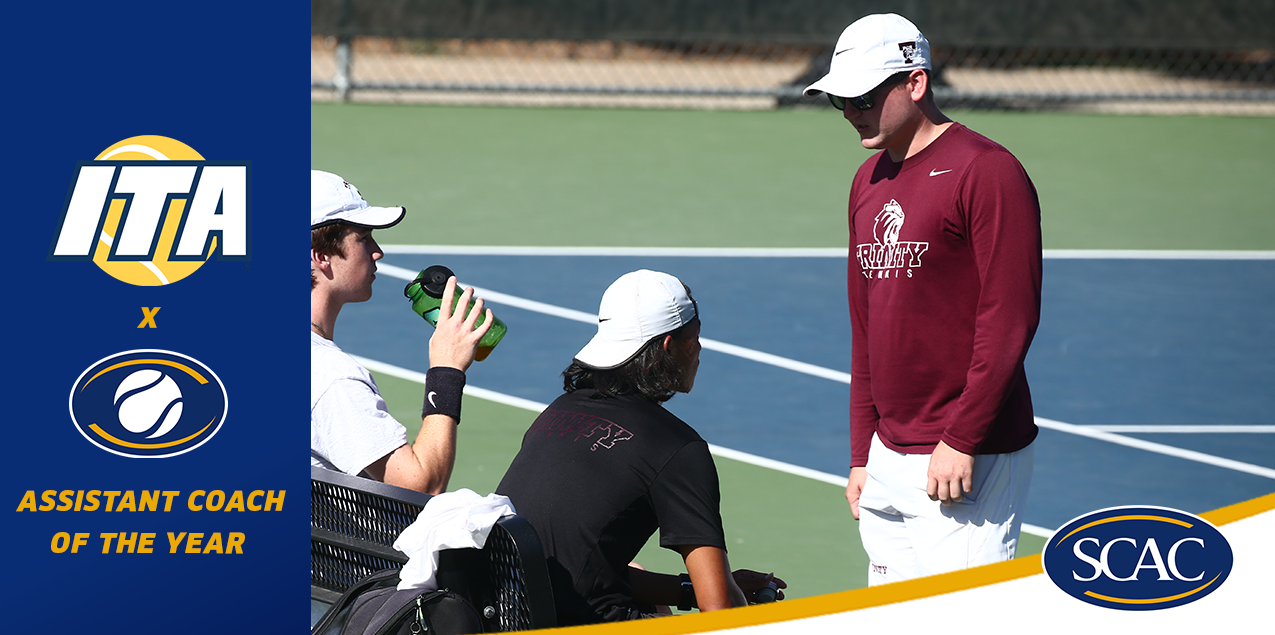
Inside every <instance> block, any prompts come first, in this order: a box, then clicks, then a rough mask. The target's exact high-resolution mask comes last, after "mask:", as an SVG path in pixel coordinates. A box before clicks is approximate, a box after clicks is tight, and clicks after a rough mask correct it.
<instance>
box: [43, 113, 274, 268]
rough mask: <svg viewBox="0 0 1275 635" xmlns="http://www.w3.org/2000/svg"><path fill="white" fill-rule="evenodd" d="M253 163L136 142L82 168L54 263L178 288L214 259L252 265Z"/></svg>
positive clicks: (159, 140)
mask: <svg viewBox="0 0 1275 635" xmlns="http://www.w3.org/2000/svg"><path fill="white" fill-rule="evenodd" d="M248 217H249V206H248V164H247V163H243V162H239V163H234V162H215V161H208V160H205V159H204V157H203V156H202V155H200V154H199V153H198V152H196V151H195V150H194V148H191V147H190V146H188V145H186V144H184V143H182V142H181V141H178V140H176V139H170V138H168V137H161V136H156V135H146V136H139V137H130V138H128V139H124V140H123V141H120V142H118V143H115V144H113V145H111V146H110V147H109V148H106V149H105V150H103V151H102V152H101V153H99V154H98V155H97V157H95V158H94V159H93V160H92V161H83V162H80V163H79V165H78V166H77V171H76V178H75V183H74V185H73V186H72V188H71V192H70V194H69V195H68V196H67V200H66V205H65V207H64V208H63V213H62V223H61V226H60V227H59V230H58V237H57V239H56V241H55V242H54V245H53V248H52V250H51V252H50V254H49V259H50V260H92V262H93V264H95V265H97V266H98V267H99V268H101V269H102V271H105V272H106V273H107V274H109V275H110V276H111V277H113V278H115V279H117V280H120V281H122V282H127V283H128V284H132V285H137V286H159V285H166V284H172V283H174V282H177V281H178V280H181V279H183V278H185V277H187V276H189V275H190V274H192V273H194V272H195V271H196V270H198V269H199V268H200V267H202V266H203V265H204V263H205V262H207V261H208V259H209V258H211V257H212V255H213V254H214V253H217V254H218V258H219V259H221V260H225V259H232V260H233V259H241V260H246V259H247V258H248V243H249V223H248V220H249V218H248Z"/></svg>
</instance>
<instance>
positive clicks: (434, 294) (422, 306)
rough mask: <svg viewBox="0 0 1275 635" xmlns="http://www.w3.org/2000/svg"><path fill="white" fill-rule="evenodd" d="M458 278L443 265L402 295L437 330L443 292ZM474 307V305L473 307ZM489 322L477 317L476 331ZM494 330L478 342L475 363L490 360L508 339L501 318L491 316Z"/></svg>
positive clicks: (455, 297) (419, 278)
mask: <svg viewBox="0 0 1275 635" xmlns="http://www.w3.org/2000/svg"><path fill="white" fill-rule="evenodd" d="M454 275H456V274H453V273H452V270H451V269H448V268H447V267H444V266H442V265H433V266H431V267H429V268H427V269H425V270H424V271H421V272H420V274H418V275H417V276H416V279H415V280H412V282H411V283H410V284H408V285H407V287H406V288H405V289H403V295H405V296H407V297H408V299H410V300H411V301H412V310H413V311H416V313H418V314H419V315H420V316H421V317H423V318H425V321H426V322H429V323H430V325H432V326H435V327H437V326H438V310H439V307H441V306H442V304H443V291H445V290H446V288H447V279H448V278H450V277H452V276H454ZM462 291H463V289H461V288H460V285H459V284H458V285H456V293H455V294H454V295H453V297H452V311H453V314H455V313H454V312H455V311H456V305H457V303H459V302H460V294H461V292H462ZM471 306H472V305H471ZM465 311H466V312H468V311H469V307H466V308H465ZM486 319H487V316H486V315H480V316H478V321H477V322H475V323H474V326H475V328H476V327H478V326H479V325H480V324H482V323H483V321H484V320H486ZM492 320H493V322H492V325H491V328H490V329H488V330H487V334H486V335H484V336H483V338H482V339H481V340H479V341H478V351H477V352H475V353H474V361H478V362H481V361H483V360H484V359H487V355H489V354H490V353H491V349H493V348H496V345H497V344H499V343H500V340H501V338H503V337H504V336H505V332H506V331H508V330H509V329H508V327H506V326H505V323H504V322H501V321H500V318H498V317H496V316H495V315H492Z"/></svg>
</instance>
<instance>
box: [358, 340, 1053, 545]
mask: <svg viewBox="0 0 1275 635" xmlns="http://www.w3.org/2000/svg"><path fill="white" fill-rule="evenodd" d="M350 357H353V358H354V361H356V362H358V363H360V364H362V365H363V367H364V368H366V369H368V370H370V371H372V372H376V373H384V374H386V375H390V376H391V377H398V378H399V379H406V380H407V381H411V382H415V383H418V384H421V385H424V384H425V373H421V372H417V371H414V370H408V369H406V368H401V367H399V366H394V365H393V364H386V363H384V362H378V361H376V360H374V359H368V358H366V357H360V356H358V355H351V356H350ZM465 394H466V395H469V396H471V397H477V398H479V399H486V400H488V401H494V402H496V403H501V404H504V405H506V406H513V407H514V408H521V409H523V410H527V411H530V412H535V413H540V412H542V411H543V410H544V409H545V408H548V407H549V404H545V403H540V402H538V401H532V400H530V399H523V398H522V397H514V396H512V395H506V394H504V393H499V392H496V391H494V390H488V389H486V388H479V387H477V386H470V385H466V386H465ZM708 449H709V451H710V452H712V453H713V455H714V456H720V457H722V458H726V459H732V460H735V461H739V462H741V463H747V464H749V465H755V466H757V467H763V468H767V469H771V470H775V471H777V472H783V473H785V474H792V475H794V476H801V477H805V478H808V479H811V480H815V481H820V482H822V483H828V484H830V485H836V486H837V487H839V488H841V489H845V487H846V485H847V484H848V481H849V479H847V478H846V477H844V476H837V475H836V474H829V473H827V472H820V471H818V470H812V469H810V468H807V467H802V466H800V465H793V464H791V463H784V462H783V461H776V460H774V459H768V458H766V457H764V456H757V455H756V454H749V453H747V452H741V451H739V450H732V449H730V448H726V447H722V446H720V445H714V444H712V443H710V444H708ZM1022 530H1023V531H1024V532H1026V533H1028V534H1031V535H1034V536H1040V537H1042V538H1048V537H1050V536H1051V535H1053V533H1054V532H1053V531H1052V530H1050V529H1045V528H1044V527H1037V526H1036V525H1029V524H1026V523H1024V524H1023V528H1022Z"/></svg>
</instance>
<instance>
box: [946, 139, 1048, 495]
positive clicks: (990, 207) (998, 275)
mask: <svg viewBox="0 0 1275 635" xmlns="http://www.w3.org/2000/svg"><path fill="white" fill-rule="evenodd" d="M971 175H972V176H971V177H970V178H969V180H968V182H967V183H964V184H963V185H962V191H961V198H962V201H963V204H964V206H965V208H966V211H965V213H966V217H967V221H966V222H967V225H968V231H969V242H970V250H971V252H972V254H973V257H974V264H975V267H977V269H978V277H979V285H980V291H979V298H978V305H977V309H976V311H977V313H976V315H975V316H974V351H973V355H972V357H971V360H970V368H969V371H968V373H967V374H966V382H965V390H964V392H962V393H961V396H960V398H959V399H958V400H957V402H956V404H954V406H953V408H952V410H951V414H950V415H949V418H948V423H947V427H946V429H945V430H944V432H943V438H942V439H941V440H940V442H939V444H938V446H937V447H936V448H935V449H934V453H933V454H932V455H931V457H930V465H929V471H928V473H927V479H926V491H927V493H928V494H929V496H930V499H931V500H937V501H942V502H944V503H950V502H953V501H959V500H961V499H962V498H964V494H967V493H969V492H970V491H971V487H972V482H971V479H972V475H973V473H974V454H976V453H977V452H978V448H979V446H980V445H981V444H982V443H983V441H984V440H985V439H986V438H987V433H988V430H989V429H990V428H991V426H992V422H993V421H995V420H996V418H997V416H998V414H999V413H1000V410H1001V408H1002V406H1004V404H1005V401H1006V399H1007V398H1008V396H1009V394H1010V391H1011V390H1012V389H1013V387H1014V385H1015V382H1016V380H1017V373H1018V372H1019V369H1020V368H1021V366H1022V363H1023V360H1024V359H1025V358H1026V357H1027V349H1028V347H1029V346H1031V341H1032V338H1033V337H1034V336H1035V334H1036V326H1037V325H1038V324H1039V322H1040V287H1041V238H1040V203H1039V201H1038V199H1037V196H1036V190H1035V188H1034V187H1033V186H1032V183H1031V180H1030V179H1029V178H1028V176H1027V173H1026V171H1024V170H1023V167H1022V165H1021V164H1020V163H1019V162H1018V160H1017V159H1015V158H1014V157H1013V156H1012V155H1010V154H1009V153H1008V152H992V153H988V154H986V155H984V156H982V157H979V159H978V166H977V169H976V170H971Z"/></svg>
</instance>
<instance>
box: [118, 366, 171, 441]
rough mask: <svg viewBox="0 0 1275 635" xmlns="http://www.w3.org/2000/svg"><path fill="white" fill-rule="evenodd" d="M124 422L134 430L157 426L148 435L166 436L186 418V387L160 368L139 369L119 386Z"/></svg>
mask: <svg viewBox="0 0 1275 635" xmlns="http://www.w3.org/2000/svg"><path fill="white" fill-rule="evenodd" d="M115 407H116V408H118V409H119V420H120V425H123V426H124V429H125V430H128V431H129V432H132V433H134V434H141V433H143V432H146V431H147V430H151V429H155V431H154V432H153V433H151V434H150V435H149V436H147V437H146V438H148V439H154V438H155V437H160V436H163V435H164V434H166V433H168V431H169V430H172V429H173V428H174V427H176V426H177V422H178V421H179V420H181V418H182V391H181V389H180V388H178V387H177V382H175V381H173V378H172V377H169V376H168V375H165V374H164V373H161V372H159V371H157V370H150V369H147V370H139V371H137V372H135V373H133V374H131V375H129V376H128V377H125V378H124V381H121V382H120V385H119V387H118V388H116V389H115Z"/></svg>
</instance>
